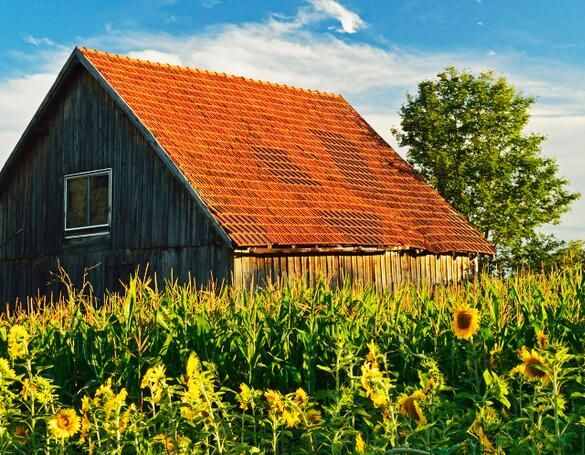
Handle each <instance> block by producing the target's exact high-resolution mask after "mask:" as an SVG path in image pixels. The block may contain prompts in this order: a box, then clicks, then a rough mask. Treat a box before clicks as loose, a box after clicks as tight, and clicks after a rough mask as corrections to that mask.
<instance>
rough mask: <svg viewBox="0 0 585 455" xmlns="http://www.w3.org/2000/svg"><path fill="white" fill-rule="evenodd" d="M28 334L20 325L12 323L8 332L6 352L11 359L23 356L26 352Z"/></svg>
mask: <svg viewBox="0 0 585 455" xmlns="http://www.w3.org/2000/svg"><path fill="white" fill-rule="evenodd" d="M29 341H30V335H29V334H28V332H27V331H26V329H25V328H24V327H23V326H21V325H13V326H12V327H11V328H10V331H9V332H8V354H9V355H10V357H12V358H13V359H19V358H21V357H25V356H26V355H27V354H28V343H29Z"/></svg>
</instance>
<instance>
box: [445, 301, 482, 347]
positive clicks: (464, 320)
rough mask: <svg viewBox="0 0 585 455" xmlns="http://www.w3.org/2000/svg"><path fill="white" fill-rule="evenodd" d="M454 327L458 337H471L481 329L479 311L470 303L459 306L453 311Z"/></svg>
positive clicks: (463, 338)
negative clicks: (469, 304) (470, 305)
mask: <svg viewBox="0 0 585 455" xmlns="http://www.w3.org/2000/svg"><path fill="white" fill-rule="evenodd" d="M452 327H453V333H455V336H456V337H457V338H461V339H462V340H468V339H470V338H471V337H472V336H473V335H475V334H476V333H477V331H478V330H479V311H477V310H476V309H475V308H471V307H469V306H468V305H463V306H459V307H457V308H456V309H455V311H454V312H453V322H452Z"/></svg>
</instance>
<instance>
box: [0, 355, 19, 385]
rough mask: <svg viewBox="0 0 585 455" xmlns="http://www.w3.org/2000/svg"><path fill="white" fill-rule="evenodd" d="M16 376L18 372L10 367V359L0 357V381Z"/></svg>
mask: <svg viewBox="0 0 585 455" xmlns="http://www.w3.org/2000/svg"><path fill="white" fill-rule="evenodd" d="M15 378H16V372H15V371H14V370H13V369H12V368H11V367H10V363H8V360H6V359H4V358H2V357H0V383H1V382H2V381H6V380H11V379H15Z"/></svg>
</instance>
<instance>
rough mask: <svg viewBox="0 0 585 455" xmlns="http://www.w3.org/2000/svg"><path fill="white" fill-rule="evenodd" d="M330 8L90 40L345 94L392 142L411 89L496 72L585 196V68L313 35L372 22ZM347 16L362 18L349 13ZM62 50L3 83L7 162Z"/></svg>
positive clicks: (581, 225) (0, 114)
mask: <svg viewBox="0 0 585 455" xmlns="http://www.w3.org/2000/svg"><path fill="white" fill-rule="evenodd" d="M325 3H326V4H327V5H325V6H323V4H325ZM332 3H334V4H336V5H339V6H341V4H339V3H338V2H324V0H320V1H317V0H314V1H312V2H310V3H307V4H305V5H304V6H303V7H301V8H300V9H299V10H298V12H297V14H296V15H295V16H293V17H289V18H284V17H282V16H278V15H272V16H270V17H269V18H268V19H267V20H265V21H262V22H251V23H244V24H226V25H223V26H219V27H217V26H216V27H213V28H210V29H206V30H203V31H201V32H199V33H194V34H192V35H190V36H185V35H181V36H174V35H170V34H161V33H136V32H127V31H125V30H117V29H113V28H110V29H108V31H107V32H106V33H104V34H102V35H100V36H95V37H91V38H88V39H87V40H86V43H85V44H87V45H89V46H92V47H98V48H104V49H108V50H112V51H117V52H122V53H126V54H128V55H131V56H134V57H140V58H146V59H148V60H153V61H162V62H165V63H173V64H182V65H190V66H196V67H201V68H207V69H212V70H216V71H225V72H228V73H235V74H241V75H244V76H248V77H253V78H258V79H266V80H271V81H276V82H283V83H288V84H292V85H299V86H303V87H308V88H316V89H323V90H328V91H335V92H341V93H342V94H344V95H345V96H346V97H347V98H348V99H349V100H350V101H351V102H352V103H353V104H354V105H355V106H356V107H357V108H358V110H360V112H362V113H363V115H364V116H365V118H366V120H368V121H369V122H370V123H371V124H372V126H373V127H374V128H376V129H377V130H378V131H379V132H380V134H381V135H382V136H383V137H385V138H386V139H387V140H388V141H389V142H391V143H393V140H392V138H391V135H390V128H391V127H392V126H398V124H399V117H398V114H397V112H398V109H399V107H400V105H401V103H403V102H404V98H405V94H406V93H407V92H413V91H414V90H415V89H416V84H417V83H418V82H419V81H420V80H422V79H425V78H430V77H433V76H434V75H435V74H436V73H437V72H438V71H440V70H441V69H442V68H444V67H446V66H448V65H455V66H457V67H461V68H466V69H469V70H472V71H476V72H477V71H481V70H484V69H488V68H491V69H494V70H496V71H497V72H498V73H500V74H504V75H506V76H507V77H509V78H510V80H511V81H512V82H513V83H514V84H516V85H517V86H518V87H520V88H521V89H522V91H523V92H524V93H525V94H528V95H534V96H536V97H537V103H536V108H535V110H534V116H533V119H532V121H531V125H530V128H531V129H532V130H534V131H539V132H542V133H544V134H546V135H547V137H548V138H549V140H548V141H547V143H546V145H545V149H544V151H545V153H546V154H548V155H551V156H554V157H556V158H557V159H558V160H559V163H560V168H561V172H562V174H563V175H566V176H567V177H568V178H570V179H571V181H572V185H573V189H575V190H579V191H581V192H583V193H585V82H584V81H583V78H582V69H581V68H576V67H570V66H567V65H564V66H562V67H560V66H559V64H558V63H554V62H546V61H540V60H535V59H530V58H528V57H526V56H525V55H515V54H509V53H505V52H498V53H497V54H496V53H495V52H489V53H488V52H485V51H481V52H478V51H471V50H469V51H463V50H462V51H454V52H428V51H426V52H423V51H418V50H415V49H398V48H391V47H383V46H381V45H373V44H368V43H365V42H363V41H360V40H358V39H355V38H352V39H347V38H346V37H344V39H341V37H339V36H338V35H337V34H332V33H327V32H325V33H323V32H317V31H314V30H315V29H316V27H310V25H315V24H318V23H320V22H323V21H330V20H331V19H332V18H333V19H335V20H336V21H339V23H340V30H341V31H344V32H346V33H350V32H352V31H356V30H359V28H360V27H363V26H365V22H364V21H363V20H362V19H361V18H360V17H359V16H358V15H357V14H355V13H352V12H351V11H349V10H346V9H345V8H344V7H341V8H343V10H338V9H335V8H333V7H331V4H332ZM330 7H331V9H329V10H327V9H326V8H330ZM340 11H341V12H340ZM343 11H349V13H352V14H355V16H352V14H349V16H344V14H346V13H345V12H343ZM356 18H357V19H359V21H358V20H357V19H356ZM268 43H269V45H268ZM70 47H72V46H67V48H68V49H69V50H70ZM62 49H63V48H62V47H59V48H58V49H56V48H55V49H53V50H50V49H49V50H46V49H45V50H40V49H35V51H34V55H35V56H38V58H39V71H38V72H37V73H35V74H29V75H23V76H22V77H21V78H17V79H12V80H5V81H1V80H0V162H1V161H2V156H4V157H5V156H6V153H7V151H8V150H10V148H11V147H12V146H13V144H14V143H15V142H16V140H17V138H18V135H19V134H20V132H21V131H22V130H23V129H24V126H25V125H26V122H27V121H28V120H29V119H30V117H31V116H32V113H33V111H34V109H35V108H36V106H37V105H38V104H39V103H40V101H41V99H42V96H43V95H44V93H45V92H46V89H47V88H48V86H49V84H50V81H51V80H52V79H53V78H54V76H55V74H56V72H57V69H58V66H59V65H60V64H62V62H64V60H65V53H64V52H63V50H62ZM51 52H52V53H51ZM400 152H401V153H404V152H405V151H404V150H400ZM584 220H585V200H581V201H579V202H578V203H577V204H576V205H575V210H574V211H573V212H572V213H571V214H570V215H569V216H567V217H566V219H565V220H564V221H563V223H562V224H561V225H560V226H558V227H556V228H554V229H555V230H556V231H555V232H557V233H559V234H560V235H562V236H563V237H564V238H577V237H578V236H581V237H582V236H583V233H585V221H584ZM551 229H552V228H551Z"/></svg>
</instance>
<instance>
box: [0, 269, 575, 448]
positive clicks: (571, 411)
mask: <svg viewBox="0 0 585 455" xmlns="http://www.w3.org/2000/svg"><path fill="white" fill-rule="evenodd" d="M69 293H70V295H69V297H68V298H67V299H66V300H63V301H60V302H55V303H53V304H44V305H42V306H39V307H38V309H36V310H34V311H29V312H28V313H18V312H17V313H16V314H10V315H6V314H5V315H3V316H2V317H1V318H0V452H1V453H7V454H10V453H114V454H116V453H117V454H136V453H140V454H143V453H144V454H166V453H176V454H180V453H185V454H187V453H208V454H219V453H224V454H228V453H229V454H232V453H233V454H241V453H249V454H253V453H282V454H284V453H291V454H292V453H294V454H308V453H324V454H325V453H326V454H349V453H371V454H376V453H380V454H382V453H390V454H391V453H411V454H430V453H433V454H456V453H477V454H479V453H482V452H484V453H486V452H487V453H496V452H497V451H500V453H503V452H506V453H517V454H520V453H558V454H561V453H572V452H574V453H581V452H582V451H583V450H585V445H584V440H585V425H584V424H583V422H585V389H584V384H585V368H584V367H585V357H584V345H585V343H584V341H585V310H584V309H585V306H584V303H585V276H584V274H583V269H582V268H581V267H578V266H575V267H568V268H566V269H564V270H562V271H555V272H551V273H550V274H548V275H536V274H526V275H523V276H514V277H511V278H509V279H506V280H503V279H496V278H490V277H483V278H482V279H481V280H480V281H479V282H478V283H469V284H467V285H464V286H461V287H454V288H437V289H435V290H434V291H433V293H432V294H431V293H429V292H428V291H424V290H416V289H413V288H404V289H401V290H399V291H398V292H396V293H394V294H387V295H382V296H380V295H377V294H376V293H374V292H373V291H371V290H369V289H350V288H349V287H346V288H342V289H337V290H334V289H331V288H329V287H328V285H327V284H325V283H324V282H322V283H320V284H318V285H317V286H315V287H313V288H307V287H305V286H303V285H302V284H301V283H291V284H289V285H284V286H282V287H278V288H269V289H263V290H256V291H253V292H252V291H250V292H248V291H240V290H235V289H231V288H226V289H223V290H221V291H219V292H208V291H197V290H195V289H193V288H191V287H189V286H178V285H175V284H169V285H167V286H166V287H165V288H164V289H163V290H161V291H156V290H154V289H153V288H152V287H151V286H150V283H149V282H148V281H145V280H141V279H138V278H136V279H133V280H132V281H131V282H130V283H129V285H128V288H127V291H126V292H125V294H124V295H121V296H116V295H114V296H111V297H109V298H108V299H107V300H106V301H105V302H103V303H102V304H101V305H98V304H97V302H96V301H95V299H94V298H93V297H92V295H91V290H90V289H89V288H87V287H86V288H84V289H82V290H74V289H73V288H71V287H70V288H69ZM475 310H477V313H475ZM458 312H461V313H465V314H473V315H477V316H478V317H479V321H478V322H479V325H473V326H472V327H473V329H470V330H471V331H472V333H471V335H472V336H471V338H465V339H463V338H458V337H457V336H456V334H455V332H454V324H455V323H456V321H457V319H456V318H455V316H456V315H457V314H458ZM461 320H462V321H465V318H462V319H461ZM459 329H460V330H459V331H460V332H461V333H460V334H459V335H458V336H462V333H463V332H464V329H465V324H464V325H463V326H461V327H459ZM67 413H68V414H67ZM59 416H60V418H61V422H65V423H67V422H69V423H71V422H72V423H73V424H72V425H70V431H69V433H67V432H65V433H63V432H61V433H59V431H56V430H55V427H56V425H57V423H58V418H59ZM72 416H73V417H72ZM63 419H64V420H63Z"/></svg>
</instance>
